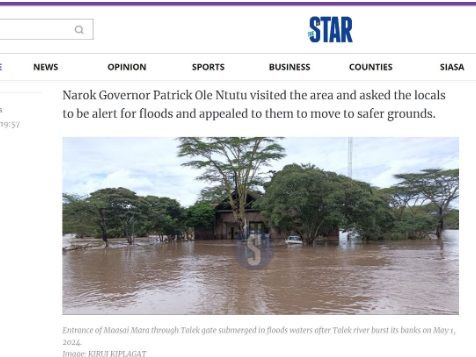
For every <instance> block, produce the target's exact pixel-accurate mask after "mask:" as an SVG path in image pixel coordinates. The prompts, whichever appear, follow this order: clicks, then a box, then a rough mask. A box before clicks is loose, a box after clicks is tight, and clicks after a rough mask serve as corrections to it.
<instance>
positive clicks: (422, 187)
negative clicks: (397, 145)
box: [395, 169, 459, 239]
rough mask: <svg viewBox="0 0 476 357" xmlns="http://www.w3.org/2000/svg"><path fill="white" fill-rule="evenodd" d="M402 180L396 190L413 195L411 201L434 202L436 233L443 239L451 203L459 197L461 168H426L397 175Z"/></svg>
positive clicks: (422, 203)
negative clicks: (442, 234) (442, 235)
mask: <svg viewBox="0 0 476 357" xmlns="http://www.w3.org/2000/svg"><path fill="white" fill-rule="evenodd" d="M395 177H396V178H397V179H399V180H400V182H399V183H398V184H397V185H395V189H396V190H403V191H404V192H407V194H408V195H409V196H411V201H410V202H412V201H413V202H420V203H421V204H420V205H424V204H432V205H433V206H434V207H435V217H436V228H435V233H436V236H437V238H438V239H441V233H442V231H443V229H444V221H445V218H446V216H447V215H448V214H449V213H450V211H451V203H453V202H454V201H455V200H456V199H458V197H459V169H451V170H442V169H425V170H422V171H421V172H417V173H405V174H398V175H395Z"/></svg>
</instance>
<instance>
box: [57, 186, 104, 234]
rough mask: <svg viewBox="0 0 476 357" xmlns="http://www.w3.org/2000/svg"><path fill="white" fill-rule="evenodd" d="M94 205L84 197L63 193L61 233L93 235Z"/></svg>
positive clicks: (94, 231)
mask: <svg viewBox="0 0 476 357" xmlns="http://www.w3.org/2000/svg"><path fill="white" fill-rule="evenodd" d="M95 214H96V211H95V210H94V207H93V206H91V204H90V203H89V202H87V201H86V200H85V198H84V197H81V196H77V195H71V194H66V193H65V194H63V234H65V233H75V234H76V235H77V236H78V237H80V238H82V237H86V236H95V235H96V228H97V227H96V225H95V221H94V219H95Z"/></svg>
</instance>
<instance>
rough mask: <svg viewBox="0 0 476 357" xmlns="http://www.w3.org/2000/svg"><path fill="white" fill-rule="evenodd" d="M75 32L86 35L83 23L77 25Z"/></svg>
mask: <svg viewBox="0 0 476 357" xmlns="http://www.w3.org/2000/svg"><path fill="white" fill-rule="evenodd" d="M74 32H76V33H77V34H80V35H84V28H83V26H82V25H76V27H75V28H74Z"/></svg>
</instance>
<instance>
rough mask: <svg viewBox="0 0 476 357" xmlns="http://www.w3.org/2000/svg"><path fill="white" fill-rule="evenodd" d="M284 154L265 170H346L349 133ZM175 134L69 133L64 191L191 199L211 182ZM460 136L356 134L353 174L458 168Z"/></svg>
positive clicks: (287, 144) (297, 141) (376, 179)
mask: <svg viewBox="0 0 476 357" xmlns="http://www.w3.org/2000/svg"><path fill="white" fill-rule="evenodd" d="M279 142H280V144H281V145H282V146H283V147H284V148H285V153H286V156H285V157H284V158H283V159H281V160H279V161H275V162H273V163H272V166H271V167H269V168H266V169H265V170H266V171H268V170H279V169H281V168H282V167H283V166H285V165H287V164H291V163H298V164H307V163H312V164H314V165H316V166H317V167H319V168H321V169H324V170H328V171H334V172H337V173H339V174H344V175H346V174H347V172H348V170H347V161H348V138H284V139H282V140H280V141H279ZM177 145H178V141H177V140H176V139H174V138H65V139H64V141H63V192H65V193H74V194H78V195H87V194H89V193H91V192H94V191H96V190H98V189H101V188H106V187H125V188H128V189H130V190H132V191H134V192H136V193H137V194H138V195H155V196H166V197H170V198H174V199H176V200H178V201H179V202H180V203H181V204H182V205H184V206H190V205H192V204H193V203H194V202H195V201H196V200H197V198H198V196H199V193H200V190H201V189H202V188H204V187H206V186H207V183H205V182H202V181H198V180H196V177H197V176H198V175H199V174H200V171H199V170H197V169H193V168H189V167H183V166H181V164H182V163H184V162H186V161H187V158H179V157H177V152H178V150H177ZM458 146H459V141H458V138H401V137H399V138H353V157H352V161H353V165H352V177H353V178H354V179H357V180H361V181H365V182H368V183H370V184H372V185H374V186H378V187H388V186H391V185H392V184H395V183H396V182H397V181H396V180H395V179H394V177H393V175H395V174H398V173H404V172H417V171H419V170H422V169H425V168H444V169H451V168H458V167H459V162H458V161H459V153H458V152H459V148H458Z"/></svg>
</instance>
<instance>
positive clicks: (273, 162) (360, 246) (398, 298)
mask: <svg viewBox="0 0 476 357" xmlns="http://www.w3.org/2000/svg"><path fill="white" fill-rule="evenodd" d="M62 191H63V196H62V207H63V209H62V223H63V224H62V231H63V236H62V254H63V281H62V284H63V313H64V314H67V315H81V314H85V315H87V314H104V315H106V314H107V315H114V314H118V315H125V314H135V315H137V314H139V315H140V314H144V315H154V314H157V315H159V314H160V315H165V314H202V315H211V314H213V315H224V314H232V315H240V314H244V315H248V314H249V315H268V314H280V315H294V314H303V315H306V314H333V315H356V314H359V315H390V314H391V315H457V314H458V313H459V303H458V301H459V140H458V138H453V137H435V138H415V137H389V138H381V137H379V138H377V137H354V138H347V137H335V138H332V137H329V138H320V137H315V138H312V137H305V138H298V137H290V138H276V137H181V138H148V137H147V138H121V137H118V138H92V137H91V138H88V137H85V138H64V139H63V190H62Z"/></svg>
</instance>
